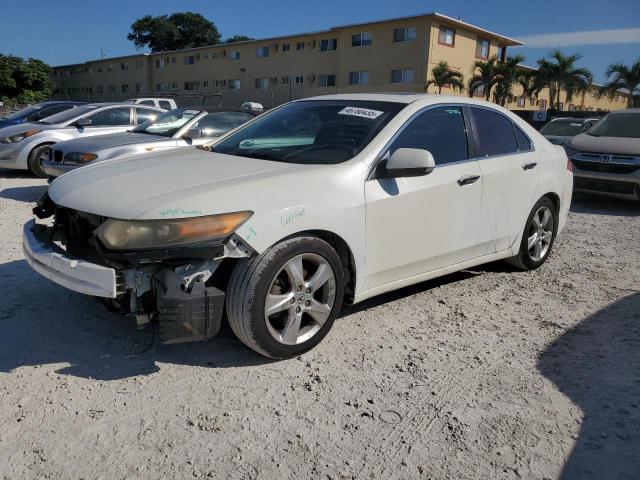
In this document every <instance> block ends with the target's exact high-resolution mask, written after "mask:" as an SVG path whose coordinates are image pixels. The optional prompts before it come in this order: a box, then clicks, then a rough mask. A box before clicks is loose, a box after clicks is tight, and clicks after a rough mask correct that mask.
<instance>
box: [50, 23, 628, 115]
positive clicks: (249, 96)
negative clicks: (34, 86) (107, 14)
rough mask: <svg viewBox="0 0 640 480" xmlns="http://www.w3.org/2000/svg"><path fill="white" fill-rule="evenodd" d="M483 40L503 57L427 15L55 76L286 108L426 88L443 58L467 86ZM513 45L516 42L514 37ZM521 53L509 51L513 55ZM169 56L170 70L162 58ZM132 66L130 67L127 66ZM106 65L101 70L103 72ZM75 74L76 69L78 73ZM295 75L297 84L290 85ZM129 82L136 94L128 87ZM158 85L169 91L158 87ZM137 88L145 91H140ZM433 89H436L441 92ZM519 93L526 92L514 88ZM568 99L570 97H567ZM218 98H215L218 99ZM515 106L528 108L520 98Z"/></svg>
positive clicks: (72, 93)
mask: <svg viewBox="0 0 640 480" xmlns="http://www.w3.org/2000/svg"><path fill="white" fill-rule="evenodd" d="M441 26H447V27H451V28H454V29H455V32H456V34H455V44H454V46H453V47H450V46H447V45H442V44H440V43H439V41H438V34H439V29H440V27H441ZM403 27H415V28H416V39H415V40H413V41H407V42H401V43H396V42H394V41H393V32H394V29H396V28H403ZM363 32H367V33H370V34H371V37H372V44H371V45H369V46H360V47H353V46H352V44H351V36H352V35H353V34H357V33H363ZM334 38H335V39H337V40H338V49H337V50H336V51H328V52H321V51H320V43H321V41H322V40H323V39H334ZM479 38H486V39H488V40H489V41H490V51H489V56H491V55H499V50H500V48H501V47H502V46H504V45H505V44H509V39H506V38H505V37H501V36H499V35H496V34H492V33H490V32H486V31H482V30H478V29H477V28H476V27H473V26H469V25H464V24H461V23H460V22H456V21H455V20H454V19H448V20H447V19H443V18H441V16H437V15H423V16H416V17H409V18H403V19H396V20H389V21H382V22H375V23H370V24H364V25H354V26H347V27H340V28H335V29H331V30H328V31H325V32H320V33H310V34H304V35H297V36H289V37H281V38H276V39H268V40H256V41H249V42H241V43H236V44H231V45H217V46H211V47H202V48H196V49H189V50H184V51H176V52H166V53H162V54H151V55H134V56H129V57H119V58H111V59H104V60H99V61H92V62H87V63H83V64H79V65H71V66H65V67H56V68H55V69H54V72H55V75H54V77H53V80H54V81H55V83H56V87H57V92H56V95H55V97H56V98H71V99H76V100H91V101H108V100H119V99H125V98H130V97H134V96H138V95H142V94H144V93H147V94H154V95H158V94H162V93H163V91H166V90H169V91H183V90H185V83H191V82H195V84H194V85H192V86H193V87H194V88H195V90H196V91H198V92H204V93H217V92H224V104H225V105H226V106H229V107H238V106H240V104H241V103H242V102H245V101H254V102H260V103H262V104H263V105H265V107H267V108H270V107H272V106H276V105H280V104H282V103H284V102H287V101H289V99H290V98H291V99H297V98H305V97H310V96H315V95H326V94H331V93H346V92H398V91H410V92H424V85H425V83H426V81H427V80H428V78H429V76H430V71H431V69H432V68H433V67H434V66H435V65H436V64H437V63H439V62H440V61H443V60H444V61H447V62H448V63H449V65H450V66H451V67H452V68H454V69H456V70H458V71H460V72H461V73H462V74H463V75H464V81H465V83H466V82H467V80H468V79H469V78H470V77H471V76H472V66H473V63H474V61H476V60H477V58H476V45H477V42H478V39H479ZM298 42H303V43H304V46H305V48H304V49H303V50H297V49H296V44H297V43H298ZM511 42H513V41H511ZM285 44H288V45H289V51H286V52H285V51H283V45H285ZM259 47H267V48H268V49H269V56H268V57H266V58H257V56H256V49H257V48H259ZM234 51H236V52H239V54H240V58H239V59H238V60H232V59H231V53H232V52H234ZM511 52H513V50H509V53H511ZM189 56H194V63H193V64H185V60H184V59H185V57H189ZM160 60H164V61H165V62H166V64H165V65H164V66H163V67H162V68H158V67H157V62H158V61H160ZM122 63H126V64H127V65H128V69H126V70H123V69H122V68H121V64H122ZM393 69H412V70H413V71H414V80H413V82H411V83H401V84H393V83H391V71H392V70H393ZM99 70H101V71H99ZM70 72H71V73H70ZM350 72H368V74H369V83H368V84H367V85H349V74H350ZM320 75H335V76H336V85H335V86H328V87H321V86H320V83H319V79H320ZM297 76H302V77H303V80H304V81H303V83H302V84H296V83H295V78H296V77H297ZM283 77H285V78H289V79H290V83H291V85H288V84H286V83H284V82H283ZM259 78H268V79H270V82H269V87H268V88H267V89H258V88H256V79H259ZM232 79H238V80H240V86H241V88H240V89H239V90H230V89H229V80H232ZM123 85H128V91H126V92H125V91H123V88H122V86H123ZM158 85H160V86H161V88H160V89H159V88H158ZM137 88H138V89H139V90H140V91H139V92H137ZM436 92H437V88H436V87H433V86H431V87H430V88H429V90H428V93H436ZM443 93H446V94H452V93H456V94H460V95H466V93H465V92H462V93H457V92H452V90H451V89H448V88H445V89H443ZM514 95H516V96H518V95H520V91H519V89H518V88H517V87H516V88H515V89H514ZM540 99H545V100H547V105H548V104H549V102H548V92H542V93H541V95H540ZM563 102H565V105H566V101H565V100H564V99H563ZM212 103H215V102H213V101H212ZM572 103H574V104H576V105H580V106H582V105H583V106H584V109H588V108H592V109H593V110H597V109H602V110H615V109H620V108H625V106H626V99H625V98H624V97H623V96H621V98H620V99H619V101H613V102H611V101H609V100H608V99H600V100H598V99H596V98H594V97H593V96H591V95H587V96H586V97H585V99H584V104H583V102H582V99H574V100H573V102H572ZM508 107H509V108H514V109H515V108H520V107H518V105H517V102H516V101H515V100H514V102H512V103H510V104H509V105H508ZM522 108H526V109H531V110H535V109H538V108H539V107H538V104H535V105H531V104H530V102H529V101H528V100H527V102H526V103H525V106H524V107H522Z"/></svg>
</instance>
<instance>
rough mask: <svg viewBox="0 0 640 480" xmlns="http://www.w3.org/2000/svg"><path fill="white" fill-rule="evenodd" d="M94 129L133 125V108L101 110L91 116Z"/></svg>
mask: <svg viewBox="0 0 640 480" xmlns="http://www.w3.org/2000/svg"><path fill="white" fill-rule="evenodd" d="M88 118H90V119H91V126H92V127H109V126H114V127H115V126H126V125H131V108H129V107H116V108H110V109H108V110H101V111H99V112H96V113H94V114H93V115H89V117H88Z"/></svg>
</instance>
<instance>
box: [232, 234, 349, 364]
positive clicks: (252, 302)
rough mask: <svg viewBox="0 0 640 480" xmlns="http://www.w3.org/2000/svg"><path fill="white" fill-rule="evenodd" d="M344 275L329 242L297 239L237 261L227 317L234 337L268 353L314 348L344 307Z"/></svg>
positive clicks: (284, 353)
mask: <svg viewBox="0 0 640 480" xmlns="http://www.w3.org/2000/svg"><path fill="white" fill-rule="evenodd" d="M344 288H345V278H344V272H343V267H342V263H341V261H340V257H339V256H338V254H337V253H336V251H335V250H334V249H333V248H332V247H331V245H329V244H328V243H327V242H325V241H323V240H320V239H319V238H315V237H296V238H291V239H289V240H285V241H283V242H281V243H278V244H277V245H275V246H273V247H272V248H270V249H269V250H267V251H266V252H264V253H263V254H262V255H257V256H255V257H252V258H248V259H243V260H241V261H239V262H238V264H237V265H236V267H235V269H234V271H233V273H232V275H231V280H230V282H229V288H228V292H227V300H226V303H227V316H228V318H229V324H230V325H231V329H232V330H233V332H234V333H235V334H236V336H237V337H238V338H239V339H240V341H242V343H244V344H245V345H247V346H248V347H249V348H251V349H253V350H255V351H256V352H258V353H260V354H262V355H265V356H267V357H271V358H276V359H284V358H291V357H295V356H297V355H300V354H302V353H304V352H307V351H309V350H311V349H312V348H313V347H315V346H316V345H317V344H318V343H320V341H322V339H323V338H324V337H325V336H326V335H327V333H328V332H329V330H330V329H331V327H332V325H333V322H334V320H335V318H336V317H337V315H338V313H339V312H340V308H341V307H342V299H343V296H344Z"/></svg>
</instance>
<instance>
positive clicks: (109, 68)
mask: <svg viewBox="0 0 640 480" xmlns="http://www.w3.org/2000/svg"><path fill="white" fill-rule="evenodd" d="M107 71H108V72H113V64H112V63H110V64H109V66H108V67H107Z"/></svg>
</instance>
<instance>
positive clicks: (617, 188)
mask: <svg viewBox="0 0 640 480" xmlns="http://www.w3.org/2000/svg"><path fill="white" fill-rule="evenodd" d="M573 186H574V187H575V188H576V189H578V190H591V191H595V192H604V193H618V194H623V195H636V190H637V188H638V186H637V185H636V184H635V183H631V182H618V181H615V180H600V179H597V178H585V177H573Z"/></svg>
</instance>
